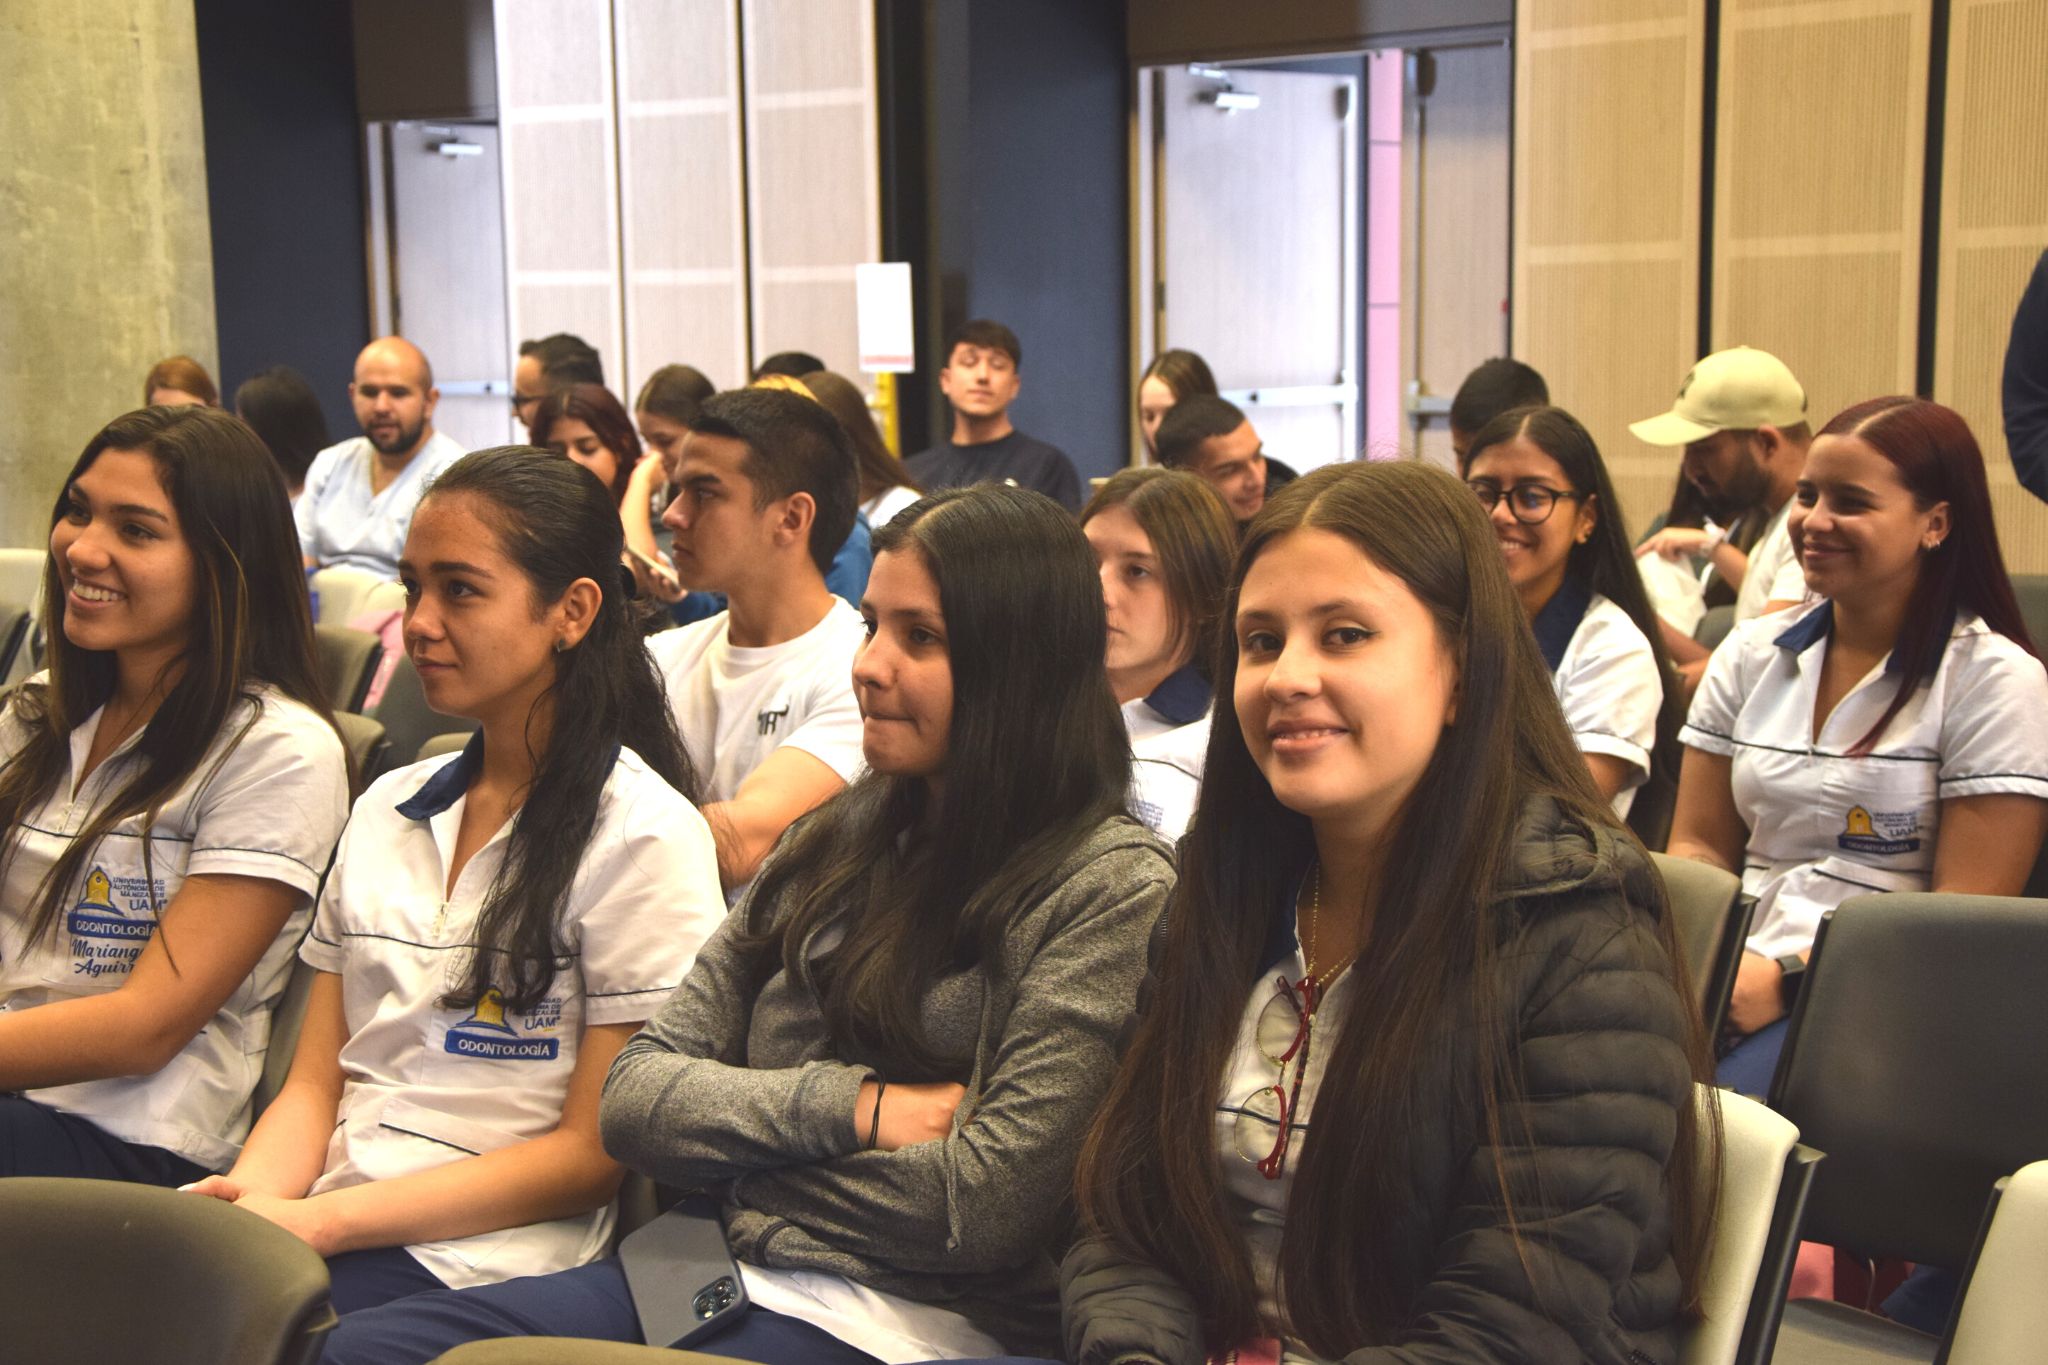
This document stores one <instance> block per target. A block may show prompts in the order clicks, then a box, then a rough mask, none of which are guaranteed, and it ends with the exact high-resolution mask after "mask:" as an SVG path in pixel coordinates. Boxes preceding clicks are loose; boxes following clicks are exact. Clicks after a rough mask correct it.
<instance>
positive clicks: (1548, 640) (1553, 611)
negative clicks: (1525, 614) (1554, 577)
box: [1529, 575, 1593, 673]
mask: <svg viewBox="0 0 2048 1365" xmlns="http://www.w3.org/2000/svg"><path fill="white" fill-rule="evenodd" d="M1592 605H1593V590H1592V589H1591V588H1589V587H1587V586H1586V585H1585V584H1584V583H1583V582H1581V581H1580V580H1579V579H1577V578H1574V577H1571V576H1570V575H1566V577H1565V580H1564V582H1562V583H1560V584H1559V585H1558V588H1557V591H1556V592H1554V593H1552V594H1551V595H1550V600H1549V601H1548V602H1545V603H1544V604H1543V610H1541V611H1539V612H1537V613H1536V615H1535V616H1534V617H1533V618H1531V620H1530V622H1529V628H1530V629H1531V630H1533V631H1535V632H1536V648H1538V649H1540V650H1542V651H1543V662H1544V665H1545V666H1546V667H1548V668H1549V669H1550V671H1551V672H1552V673H1555V672H1557V666H1558V665H1559V664H1561V663H1563V662H1564V652H1565V651H1566V650H1567V649H1570V648H1571V644H1572V636H1574V635H1576V634H1578V631H1579V622H1581V621H1583V620H1585V619H1586V608H1588V607H1590V606H1592Z"/></svg>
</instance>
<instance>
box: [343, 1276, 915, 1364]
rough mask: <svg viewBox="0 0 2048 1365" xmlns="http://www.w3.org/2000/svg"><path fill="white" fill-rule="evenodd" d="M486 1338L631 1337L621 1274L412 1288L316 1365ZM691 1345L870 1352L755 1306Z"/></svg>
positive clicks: (787, 1356) (764, 1352)
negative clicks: (473, 1286) (470, 1286)
mask: <svg viewBox="0 0 2048 1365" xmlns="http://www.w3.org/2000/svg"><path fill="white" fill-rule="evenodd" d="M372 1254H374V1255H382V1254H383V1253H372ZM399 1254H400V1255H403V1254H404V1253H403V1252H401V1253H399ZM336 1259H339V1258H336ZM408 1259H410V1258H408ZM336 1307H337V1308H338V1307H340V1305H339V1303H338V1302H337V1304H336ZM494 1337H583V1338H587V1339H591V1340H596V1341H629V1342H635V1343H638V1342H640V1318H639V1316H638V1315H637V1314H636V1313H634V1311H633V1298H632V1295H631V1294H630V1293H628V1292H627V1289H626V1276H625V1272H624V1271H622V1270H621V1269H620V1268H619V1263H618V1261H617V1259H616V1258H612V1259H607V1260H602V1261H597V1262H594V1263H592V1264H590V1265H586V1266H579V1267H577V1268H576V1269H574V1270H564V1271H560V1272H558V1273H556V1274H553V1275H533V1276H528V1277H526V1278H524V1279H517V1280H506V1281H504V1282H503V1283H501V1284H492V1285H485V1286H483V1287H482V1288H480V1289H460V1290H456V1289H440V1290H434V1291H431V1292H428V1293H422V1294H413V1295H411V1296H410V1297H407V1298H402V1299H396V1300H394V1301H392V1302H389V1303H386V1304H384V1305H382V1306H381V1307H375V1308H362V1309H360V1310H358V1311H356V1312H350V1313H346V1314H345V1316H343V1318H342V1320H341V1325H340V1326H339V1327H337V1328H335V1329H334V1331H333V1332H331V1333H329V1334H328V1337H327V1346H326V1352H325V1354H323V1355H322V1356H321V1357H320V1359H321V1362H322V1365H424V1362H426V1361H430V1360H432V1359H434V1358H435V1357H436V1356H438V1355H440V1354H441V1353H442V1352H444V1351H449V1350H453V1349H454V1348H455V1347H457V1346H460V1345H462V1344H463V1343H464V1342H468V1341H484V1340H488V1339H490V1338H494ZM663 1344H664V1345H666V1344H668V1343H663ZM690 1347H691V1349H692V1350H702V1351H705V1352H707V1353H709V1354H711V1355H720V1356H730V1357H732V1358H733V1359H735V1360H751V1361H757V1362H759V1363H760V1365H877V1362H876V1360H875V1358H874V1357H873V1356H871V1355H869V1354H867V1353H866V1352H865V1351H859V1350H855V1349H854V1348H853V1347H851V1346H848V1345H847V1344H846V1343H845V1342H843V1341H841V1340H839V1339H838V1338H837V1337H835V1336H833V1335H832V1334H831V1333H829V1332H827V1331H825V1330H823V1329H822V1328H818V1327H813V1326H812V1325H811V1324H810V1323H808V1322H805V1321H803V1320H802V1319H801V1318H792V1317H787V1316H784V1315H783V1314H781V1313H771V1312H768V1311H767V1310H766V1309H762V1308H749V1309H747V1310H746V1311H745V1312H744V1313H741V1314H738V1315H736V1318H735V1320H734V1321H733V1323H732V1325H731V1326H729V1327H726V1328H724V1329H723V1330H721V1331H718V1332H714V1333H713V1334H711V1335H710V1336H707V1337H700V1338H698V1339H697V1340H696V1341H693V1342H691V1343H690Z"/></svg>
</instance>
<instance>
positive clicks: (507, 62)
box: [495, 0, 625, 384]
mask: <svg viewBox="0 0 2048 1365" xmlns="http://www.w3.org/2000/svg"><path fill="white" fill-rule="evenodd" d="M495 14H496V23H495V29H496V35H497V45H498V91H499V108H498V118H499V124H500V127H501V128H502V130H503V141H502V144H501V145H502V148H503V160H502V166H501V174H502V183H503V187H504V196H505V226H506V234H505V235H506V250H505V266H506V274H507V277H508V278H507V281H506V283H507V288H506V291H505V293H506V303H507V313H508V323H509V330H510V332H511V334H512V336H513V338H514V340H515V341H518V340H524V339H529V338H533V337H539V336H544V335H547V334H549V333H552V332H565V331H566V332H574V333H576V334H577V335H578V336H581V337H583V338H584V339H585V340H586V341H588V342H589V343H590V344H591V345H593V346H595V347H596V348H597V349H598V353H599V354H600V355H601V356H602V357H603V359H604V363H605V367H606V377H607V378H609V379H611V380H612V381H613V383H614V384H616V383H617V378H618V373H619V368H620V365H621V363H622V360H623V357H624V354H625V339H624V315H623V310H622V307H621V300H620V291H619V259H618V248H619V194H618V152H617V140H618V127H617V119H616V117H615V106H614V102H613V76H612V18H611V5H610V3H609V0H497V5H496V10H495Z"/></svg>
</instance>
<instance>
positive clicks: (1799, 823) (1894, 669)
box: [1671, 398, 2048, 1094]
mask: <svg viewBox="0 0 2048 1365" xmlns="http://www.w3.org/2000/svg"><path fill="white" fill-rule="evenodd" d="M1790 526H1791V530H1792V536H1793V541H1794V544H1795V546H1796V547H1797V549H1798V552H1799V555H1800V559H1801V562H1802V563H1803V565H1804V567H1805V572H1806V582H1807V586H1808V587H1809V588H1811V589H1812V591H1814V592H1815V593H1817V594H1819V595H1820V596H1821V597H1823V598H1825V599H1828V600H1826V601H1823V602H1821V603H1820V604H1819V605H1817V606H1813V607H1809V608H1806V609H1805V610H1804V611H1803V612H1785V613H1782V614H1780V615H1774V616H1769V617H1764V618H1761V619H1759V620H1756V621H1752V622H1748V623H1746V624H1744V625H1742V626H1740V627H1738V628H1737V631H1736V633H1735V634H1734V635H1733V636H1731V637H1730V638H1729V640H1728V641H1727V642H1725V643H1724V644H1723V645H1722V646H1721V647H1720V648H1719V649H1717V650H1716V651H1714V657H1713V660H1712V662H1711V663H1710V664H1709V665H1708V667H1707V673H1706V677H1705V679H1704V680H1703V681H1702V682H1701V684H1700V691H1699V695H1698V696H1697V697H1696V698H1695V699H1694V700H1693V705H1692V710H1691V713H1690V714H1689V716H1688V718H1687V722H1686V726H1685V729H1684V730H1683V731H1682V733H1681V738H1682V739H1683V741H1684V743H1685V745H1686V746H1687V750H1686V755H1685V768H1684V774H1683V777H1682V779H1681V781H1680V784H1679V793H1678V808H1677V811H1676V814H1675V816H1674V818H1673V823H1672V832H1671V852H1673V853H1674V854H1678V855H1680V856H1684V857H1691V858H1698V859H1700V860H1701V861H1703V862H1710V863H1714V864H1716V865H1718V866H1721V867H1725V868H1727V869H1729V870H1730V871H1737V872H1740V873H1741V875H1742V879H1743V884H1744V886H1745V887H1746V888H1747V889H1748V890H1749V892H1750V893H1751V894H1752V895H1754V896H1756V897H1757V902H1758V903H1757V910H1756V919H1755V922H1754V923H1753V925H1752V927H1751V932H1750V939H1749V945H1748V947H1749V951H1748V952H1746V953H1745V954H1744V955H1743V958H1742V966H1741V970H1740V972H1739V974H1738V976H1737V979H1736V984H1735V994H1734V998H1733V1000H1732V1002H1731V1004H1730V1006H1729V1015H1728V1017H1729V1027H1730V1037H1731V1040H1732V1041H1733V1046H1732V1048H1731V1049H1730V1050H1729V1051H1727V1053H1726V1054H1725V1055H1724V1056H1723V1058H1722V1060H1721V1065H1720V1072H1719V1074H1720V1079H1721V1081H1722V1083H1723V1084H1726V1085H1732V1086H1734V1087H1735V1088H1736V1089H1737V1090H1739V1091H1741V1092H1743V1093H1747V1094H1763V1093H1765V1092H1766V1091H1767V1090H1768V1088H1769V1086H1770V1080H1771V1074H1772V1071H1773V1070H1774V1069H1775V1067H1776V1063H1777V1055H1778V1050H1779V1048H1780V1046H1781V1045H1782V1043H1783V1038H1784V1019H1785V1014H1786V1004H1787V1002H1788V1001H1789V999H1790V996H1791V993H1792V992H1793V990H1795V989H1796V987H1797V984H1798V981H1799V979H1800V973H1801V971H1802V970H1803V969H1804V966H1805V960H1806V956H1807V954H1808V952H1809V951H1810V950H1811V948H1812V945H1813V937H1814V933H1815V930H1816V929H1817V928H1818V926H1819V924H1820V917H1821V914H1822V912H1824V911H1826V910H1829V909H1831V908H1833V907H1834V906H1836V905H1839V904H1840V903H1841V902H1842V901H1844V900H1846V899H1848V898H1849V897H1851V896H1855V895H1859V894H1861V893H1863V892H1866V891H1927V890H1934V891H1953V892H1970V893H1977V894H1983V895H1994V896H2012V895H2018V894H2019V893H2020V891H2021V890H2022V889H2023V888H2024V887H2025V885H2026V880H2027V875H2028V873H2029V871H2030V870H2031V869H2032V867H2033V865H2034V857H2035V854H2036V852H2037V851H2038V849H2039V848H2040V844H2041V837H2042V832H2043V831H2044V829H2048V673H2044V671H2043V669H2042V666H2041V662H2040V660H2039V659H2038V658H2037V657H2036V655H2035V652H2034V645H2033V643H2032V642H2031V641H2030V640H2029V639H2028V638H2027V631H2026V627H2025V625H2024V624H2023V623H2022V621H2021V618H2020V614H2019V608H2018V606H2017V605H2016V604H2015V602H2014V600H2013V594H2012V585H2011V583H2010V581H2009V580H2008V579H2007V577H2006V573H2005V564H2004V561H2003V559H2002V558H2001V557H2000V555H1999V549H1998V532H1997V528H1996V527H1995V526H1994V525H1993V523H1992V518H1991V502H1990V497H1989V494H1988V493H1987V492H1986V490H1985V482H1984V461H1983V457H1982V455H1981V454H1980V453H1979V452H1978V449H1977V443H1976V440H1975V438H1974V437H1972V436H1971V434H1970V430H1969V428H1968V426H1966V425H1965V424H1964V422H1963V420H1962V418H1961V417H1959V416H1957V415H1956V414H1955V413H1954V412H1952V411H1950V410H1949V409H1947V408H1944V407H1942V406H1940V405H1939V404H1935V403H1929V402H1925V401H1923V400H1919V399H1911V398H1881V399H1872V400H1871V401H1869V402H1866V403H1860V404H1858V405H1856V406H1855V407H1852V408H1850V409H1848V410H1847V411H1845V412H1843V413H1842V414H1841V415H1840V416H1838V417H1836V418H1835V419H1834V420H1833V421H1832V422H1830V423H1828V425H1827V427H1826V429H1825V430H1824V431H1823V432H1822V433H1821V434H1820V435H1819V436H1817V437H1816V438H1815V439H1814V442H1813V447H1812V449H1811V450H1810V451H1809V452H1808V453H1807V459H1806V467H1805V470H1804V472H1803V473H1802V474H1801V476H1800V479H1799V485H1798V491H1797V492H1796V493H1795V494H1794V496H1793V506H1792V514H1791V520H1790Z"/></svg>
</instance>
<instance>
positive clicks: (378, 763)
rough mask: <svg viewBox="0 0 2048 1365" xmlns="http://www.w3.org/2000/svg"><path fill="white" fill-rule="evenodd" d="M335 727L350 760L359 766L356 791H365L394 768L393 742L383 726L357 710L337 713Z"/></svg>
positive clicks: (357, 767) (356, 766) (356, 767)
mask: <svg viewBox="0 0 2048 1365" xmlns="http://www.w3.org/2000/svg"><path fill="white" fill-rule="evenodd" d="M334 724H335V726H336V727H337V728H338V729H339V730H340V731H341V742H342V744H343V745H345V746H346V747H347V749H348V756H349V761H350V762H351V763H353V764H354V765H355V770H356V791H358V792H361V791H362V790H363V789H364V788H365V787H368V786H369V785H370V784H371V783H372V782H375V781H376V780H377V779H378V778H380V777H382V776H383V775H384V772H385V770H386V769H387V768H389V767H390V766H391V741H390V740H389V739H387V738H386V737H385V735H384V727H383V726H382V725H380V724H378V723H377V722H376V721H374V720H371V719H370V718H369V717H368V716H359V715H357V714H356V713H355V712H353V711H336V712H335V713H334Z"/></svg>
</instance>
